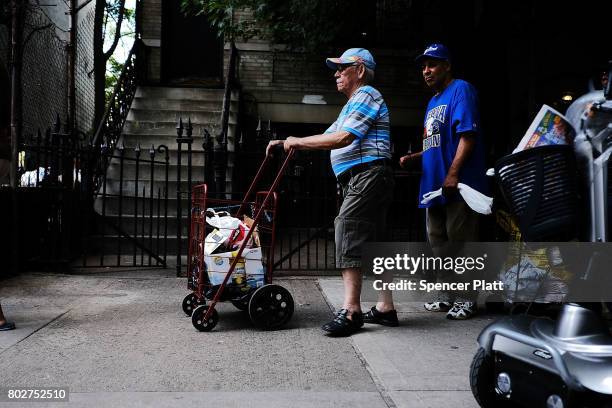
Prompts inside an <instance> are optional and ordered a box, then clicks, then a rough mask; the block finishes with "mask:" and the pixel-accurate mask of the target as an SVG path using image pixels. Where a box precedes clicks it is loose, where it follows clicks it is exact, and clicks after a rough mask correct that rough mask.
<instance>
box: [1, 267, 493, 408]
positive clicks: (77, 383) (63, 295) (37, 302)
mask: <svg viewBox="0 0 612 408" xmlns="http://www.w3.org/2000/svg"><path fill="white" fill-rule="evenodd" d="M277 283H279V284H282V285H283V286H285V287H286V288H287V289H289V290H290V291H291V293H292V294H293V296H294V299H295V303H296V311H295V314H294V317H293V319H292V321H291V322H290V324H289V325H288V327H286V328H285V329H284V330H279V331H274V332H263V331H259V330H256V329H254V328H253V327H252V326H251V324H250V322H249V320H248V317H247V316H246V315H245V314H244V313H242V312H240V311H238V310H236V309H235V308H234V307H233V306H232V305H231V304H229V303H228V304H226V303H223V304H220V305H219V306H218V311H219V315H220V321H219V324H218V325H217V327H216V328H215V329H214V330H213V331H212V332H210V333H201V332H198V331H196V330H195V329H194V328H193V326H192V325H191V320H190V319H189V318H188V317H186V316H185V315H184V313H183V312H182V310H181V308H180V302H181V301H182V298H183V297H184V296H185V295H186V294H187V290H186V288H185V280H184V279H177V278H176V277H174V276H173V271H164V270H144V271H143V270H141V271H133V270H125V271H118V272H113V273H94V274H80V275H62V274H49V273H31V274H24V275H21V276H18V277H15V278H11V279H8V280H3V281H0V299H1V301H2V304H3V308H4V310H5V314H6V315H7V317H9V318H10V319H11V320H13V321H15V322H16V324H17V327H18V328H17V330H14V331H12V332H2V333H0V373H1V375H0V388H7V387H21V388H24V387H25V388H28V387H29V388H32V387H69V390H70V403H50V404H44V403H38V404H37V405H36V406H53V407H62V406H71V407H72V406H87V407H107V406H113V407H116V406H122V407H144V406H147V407H148V406H159V407H175V406H176V407H180V406H187V405H189V406H193V405H196V404H197V405H200V406H219V407H233V406H236V407H266V408H274V407H288V406H291V407H308V408H310V407H316V408H324V407H334V408H337V407H345V406H351V407H368V408H378V407H380V408H385V407H447V406H449V405H448V404H449V401H452V406H454V407H476V404H475V402H474V400H473V398H472V396H471V393H470V392H469V385H468V376H467V370H468V367H469V363H470V360H471V357H472V354H473V352H474V350H475V347H476V343H475V339H476V336H477V334H478V332H479V331H480V328H481V327H482V326H483V325H484V324H486V323H487V322H488V319H486V318H479V319H475V320H472V321H469V322H462V323H459V322H449V321H446V319H444V316H443V315H435V316H434V317H432V316H431V315H428V314H425V313H421V312H417V310H418V308H417V306H416V305H409V304H400V305H398V306H399V309H400V310H401V313H400V316H401V317H400V318H401V319H402V326H401V327H399V328H393V329H387V328H383V327H374V326H373V327H368V328H367V329H366V330H364V331H363V332H360V333H358V334H357V335H354V336H352V337H351V338H329V337H326V336H323V335H322V332H321V331H320V328H319V326H320V325H321V324H322V323H323V322H325V321H327V320H329V317H330V316H331V311H330V307H329V305H330V304H331V305H337V304H338V302H340V301H341V295H342V286H341V283H342V282H341V280H339V279H336V278H320V279H315V278H288V279H283V280H279V281H278V282H277ZM320 289H321V290H322V291H321V290H320ZM21 405H23V406H28V407H29V406H32V405H31V404H30V403H24V404H19V403H13V402H11V403H8V402H4V403H3V402H0V406H2V407H4V406H7V407H17V406H21Z"/></svg>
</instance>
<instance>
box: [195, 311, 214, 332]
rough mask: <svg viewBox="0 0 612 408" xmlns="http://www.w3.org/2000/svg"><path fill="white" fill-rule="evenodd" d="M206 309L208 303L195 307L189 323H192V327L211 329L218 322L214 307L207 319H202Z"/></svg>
mask: <svg viewBox="0 0 612 408" xmlns="http://www.w3.org/2000/svg"><path fill="white" fill-rule="evenodd" d="M207 310H208V305H200V306H198V307H196V308H195V310H194V311H193V314H192V315H191V323H193V327H195V328H196V329H198V330H199V331H211V330H212V329H214V328H215V326H216V325H217V323H218V322H219V313H217V310H216V309H213V311H212V314H211V315H210V317H209V318H208V320H204V315H205V314H206V311H207Z"/></svg>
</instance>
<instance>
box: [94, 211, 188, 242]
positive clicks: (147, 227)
mask: <svg viewBox="0 0 612 408" xmlns="http://www.w3.org/2000/svg"><path fill="white" fill-rule="evenodd" d="M148 210H149V208H148V207H146V211H148ZM154 212H155V214H154V215H153V217H150V216H149V214H148V213H147V214H145V217H144V218H143V217H142V214H141V215H140V216H139V217H138V218H135V217H134V215H133V214H126V215H122V217H121V218H119V216H118V215H107V216H106V219H107V220H108V221H109V222H111V223H113V225H117V226H119V227H120V228H121V229H122V230H124V231H126V232H127V233H128V234H130V235H134V234H135V233H137V235H140V234H141V233H142V230H143V227H144V233H145V234H146V235H148V234H149V232H150V231H153V235H154V236H155V237H157V232H158V231H157V228H158V225H159V235H160V237H163V236H164V235H165V232H166V231H167V232H168V234H170V235H176V231H177V230H178V225H177V217H170V216H168V217H167V218H166V217H164V215H163V213H162V214H161V215H160V216H158V215H157V213H156V212H157V209H154ZM162 212H163V208H162ZM143 221H144V222H143ZM151 221H152V222H153V225H152V228H151ZM158 223H159V224H158ZM98 231H100V234H102V232H103V233H104V235H115V234H116V233H117V232H116V231H115V229H113V228H112V227H111V226H110V225H108V224H107V223H104V222H100V226H99V227H98ZM188 235H189V218H188V217H187V215H185V214H184V215H183V216H182V217H181V237H183V238H185V237H187V236H188Z"/></svg>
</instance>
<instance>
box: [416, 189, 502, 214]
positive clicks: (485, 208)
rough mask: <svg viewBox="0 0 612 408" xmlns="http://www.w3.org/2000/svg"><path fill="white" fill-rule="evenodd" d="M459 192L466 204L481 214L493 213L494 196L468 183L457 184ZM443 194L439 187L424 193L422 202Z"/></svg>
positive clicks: (425, 202)
mask: <svg viewBox="0 0 612 408" xmlns="http://www.w3.org/2000/svg"><path fill="white" fill-rule="evenodd" d="M457 188H458V190H459V194H461V197H463V199H464V200H465V202H466V204H467V205H468V206H469V207H470V208H471V209H472V210H474V211H476V212H477V213H480V214H484V215H488V214H491V206H492V205H493V198H491V197H487V196H486V195H484V194H482V193H481V192H480V191H478V190H474V189H473V188H472V187H470V186H468V185H467V184H463V183H459V184H458V185H457ZM441 195H442V189H441V188H439V189H437V190H436V191H431V192H429V193H425V194H423V200H422V201H421V204H427V203H428V202H430V201H431V200H433V199H434V198H436V197H440V196H441Z"/></svg>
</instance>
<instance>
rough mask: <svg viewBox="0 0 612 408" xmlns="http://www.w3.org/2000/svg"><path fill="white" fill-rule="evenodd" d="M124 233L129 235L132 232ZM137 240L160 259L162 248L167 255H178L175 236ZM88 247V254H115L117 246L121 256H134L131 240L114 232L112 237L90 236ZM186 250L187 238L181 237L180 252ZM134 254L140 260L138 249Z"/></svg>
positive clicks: (140, 238)
mask: <svg viewBox="0 0 612 408" xmlns="http://www.w3.org/2000/svg"><path fill="white" fill-rule="evenodd" d="M126 232H127V233H129V234H131V232H132V231H126ZM137 239H138V241H139V242H140V243H141V244H142V245H144V246H145V247H147V248H149V249H151V250H152V251H153V252H154V253H157V254H158V255H162V257H163V253H164V248H166V249H167V254H168V255H176V254H177V253H178V248H177V237H176V235H168V237H167V238H164V237H160V238H159V239H157V235H156V234H155V236H154V237H153V239H151V238H150V237H149V236H147V235H145V238H144V240H143V239H142V237H141V236H138V238H137ZM88 246H89V248H88V252H89V253H90V254H92V253H97V254H101V253H102V252H104V253H105V254H117V252H118V248H119V246H120V247H121V253H122V254H124V255H128V256H129V255H133V254H134V243H133V241H132V240H131V239H128V238H125V237H124V236H120V235H117V233H116V232H115V233H114V234H113V235H92V236H91V237H90V240H89V242H88ZM158 248H159V250H158ZM187 249H188V242H187V238H185V237H181V252H182V253H183V254H187ZM136 253H137V256H138V258H139V259H140V254H141V250H140V248H136ZM144 256H145V258H148V255H147V254H146V253H145V254H144Z"/></svg>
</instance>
